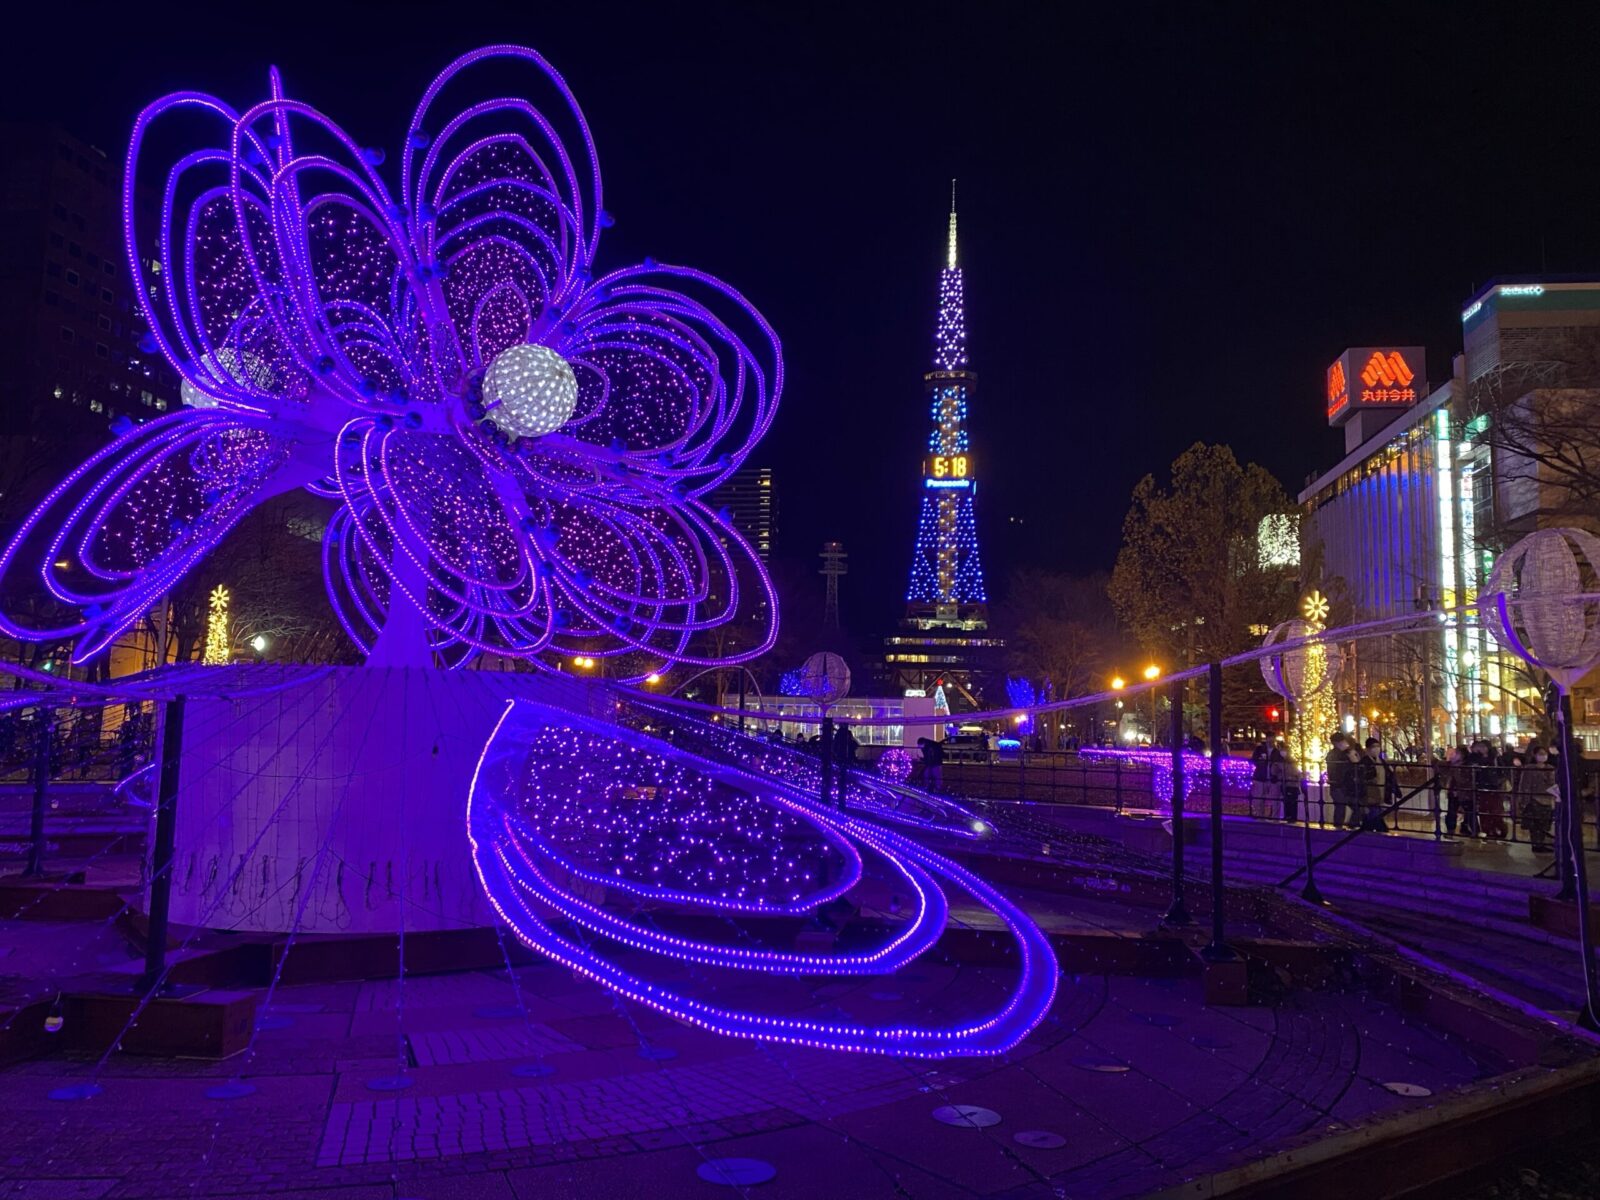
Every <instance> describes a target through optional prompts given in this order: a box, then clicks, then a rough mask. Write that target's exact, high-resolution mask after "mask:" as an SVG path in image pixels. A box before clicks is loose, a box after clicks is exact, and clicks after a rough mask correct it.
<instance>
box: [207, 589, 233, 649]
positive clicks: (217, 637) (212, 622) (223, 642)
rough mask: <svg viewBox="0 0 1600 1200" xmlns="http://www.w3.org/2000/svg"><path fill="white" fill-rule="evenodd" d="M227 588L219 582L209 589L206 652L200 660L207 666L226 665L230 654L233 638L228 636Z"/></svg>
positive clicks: (228, 599)
mask: <svg viewBox="0 0 1600 1200" xmlns="http://www.w3.org/2000/svg"><path fill="white" fill-rule="evenodd" d="M229 601H230V597H229V595H228V589H227V588H225V587H223V586H222V585H221V584H220V583H219V584H217V586H216V587H214V588H212V589H211V615H210V616H209V617H207V618H206V653H205V657H204V658H203V659H202V660H201V661H202V662H204V663H205V665H206V666H208V667H221V666H226V665H227V662H228V659H229V658H230V657H231V656H232V650H233V638H232V637H231V636H229V629H228V605H229Z"/></svg>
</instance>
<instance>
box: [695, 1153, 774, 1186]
mask: <svg viewBox="0 0 1600 1200" xmlns="http://www.w3.org/2000/svg"><path fill="white" fill-rule="evenodd" d="M694 1173H695V1174H696V1175H698V1176H700V1178H701V1179H704V1180H705V1181H706V1182H707V1183H720V1184H722V1185H723V1186H724V1187H752V1186H754V1185H755V1184H758V1183H766V1182H767V1181H768V1180H769V1179H771V1178H773V1177H774V1176H775V1175H777V1173H778V1169H777V1168H776V1167H774V1166H773V1165H772V1164H771V1163H769V1162H763V1161H762V1160H761V1159H759V1158H708V1159H707V1160H706V1161H705V1162H703V1163H701V1164H700V1165H699V1166H698V1167H696V1168H695V1172H694Z"/></svg>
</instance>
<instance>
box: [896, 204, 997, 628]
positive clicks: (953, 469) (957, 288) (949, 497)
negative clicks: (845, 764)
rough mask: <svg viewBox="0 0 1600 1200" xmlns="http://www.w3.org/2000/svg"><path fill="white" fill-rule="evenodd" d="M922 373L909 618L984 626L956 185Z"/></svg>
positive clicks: (972, 383) (971, 378)
mask: <svg viewBox="0 0 1600 1200" xmlns="http://www.w3.org/2000/svg"><path fill="white" fill-rule="evenodd" d="M923 378H924V380H925V381H926V383H927V389H928V400H929V409H930V414H929V415H930V416H931V417H932V419H933V429H932V431H931V432H930V433H929V435H928V447H927V449H928V453H927V456H926V457H925V458H924V460H923V465H922V510H921V513H920V515H919V516H918V519H917V543H916V549H915V551H914V552H913V555H912V559H911V587H910V590H909V591H908V592H907V593H906V616H907V618H908V619H910V620H913V621H916V622H917V623H919V624H924V625H946V624H949V625H959V626H961V627H964V628H967V629H976V628H982V627H984V626H985V625H986V624H987V622H988V607H987V606H988V594H987V593H986V591H985V590H984V586H983V563H982V560H981V559H980V557H979V554H978V526H977V520H976V518H975V516H974V514H973V501H974V499H975V498H976V495H977V491H978V480H977V476H976V474H975V472H974V471H973V462H972V455H971V453H970V448H969V446H968V442H967V401H968V399H969V398H970V397H971V395H972V393H973V392H974V391H975V390H976V387H977V383H978V377H977V375H976V374H975V373H974V372H972V371H969V370H968V369H967V318H966V309H965V305H964V301H963V296H962V279H961V268H960V267H959V266H958V265H957V260H956V202H955V185H954V184H952V185H951V188H950V241H949V247H948V253H947V257H946V260H945V266H944V269H943V270H942V271H940V273H939V319H938V324H937V325H936V326H935V328H934V334H933V370H931V371H929V372H928V373H927V375H925V376H924V377H923Z"/></svg>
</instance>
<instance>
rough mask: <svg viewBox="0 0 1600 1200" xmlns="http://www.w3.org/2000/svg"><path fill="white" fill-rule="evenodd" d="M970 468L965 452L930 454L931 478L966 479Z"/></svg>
mask: <svg viewBox="0 0 1600 1200" xmlns="http://www.w3.org/2000/svg"><path fill="white" fill-rule="evenodd" d="M968 470H969V466H968V462H967V456H966V455H965V454H931V455H929V456H928V477H929V478H930V479H965V478H966V477H967V473H968Z"/></svg>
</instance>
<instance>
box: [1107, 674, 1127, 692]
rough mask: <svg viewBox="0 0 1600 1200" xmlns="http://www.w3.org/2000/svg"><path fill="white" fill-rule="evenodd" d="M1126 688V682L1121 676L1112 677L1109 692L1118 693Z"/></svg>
mask: <svg viewBox="0 0 1600 1200" xmlns="http://www.w3.org/2000/svg"><path fill="white" fill-rule="evenodd" d="M1127 686H1128V681H1127V680H1126V679H1124V678H1123V677H1122V676H1121V675H1113V676H1112V677H1111V690H1112V691H1113V692H1120V691H1121V690H1122V689H1123V688H1125V687H1127Z"/></svg>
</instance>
